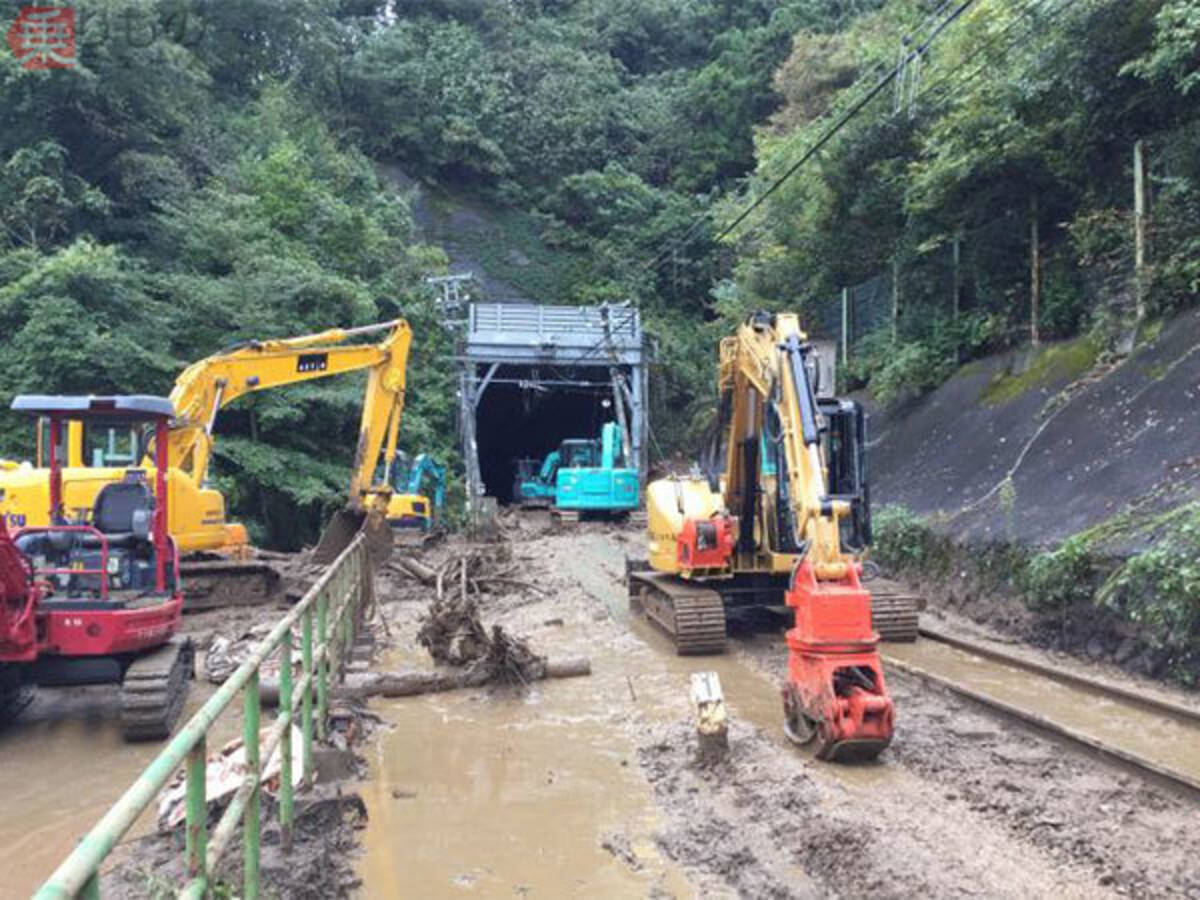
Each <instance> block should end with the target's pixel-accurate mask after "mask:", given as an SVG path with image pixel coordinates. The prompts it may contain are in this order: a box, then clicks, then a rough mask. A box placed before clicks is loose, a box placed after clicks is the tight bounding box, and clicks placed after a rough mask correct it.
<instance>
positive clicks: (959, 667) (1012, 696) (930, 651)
mask: <svg viewBox="0 0 1200 900" xmlns="http://www.w3.org/2000/svg"><path fill="white" fill-rule="evenodd" d="M885 654H886V655H887V656H889V657H892V658H894V659H896V660H899V661H900V662H907V663H911V664H913V665H915V666H918V667H920V668H921V669H924V670H925V671H927V672H929V673H930V674H932V675H941V676H943V677H945V678H948V679H951V680H953V681H957V682H961V683H962V684H965V685H967V686H968V687H971V688H972V689H974V690H976V691H979V692H980V693H983V694H987V695H988V696H989V697H994V698H995V699H997V700H1002V701H1004V702H1005V703H1009V704H1012V705H1013V706H1016V707H1019V708H1021V709H1028V710H1030V711H1032V712H1036V713H1038V714H1039V715H1042V716H1045V717H1047V718H1049V719H1052V720H1053V721H1055V722H1057V723H1059V724H1061V725H1064V726H1066V727H1068V728H1071V729H1073V730H1075V731H1077V732H1080V733H1082V734H1085V735H1087V736H1088V737H1091V738H1094V739H1096V740H1100V741H1103V742H1104V743H1106V744H1109V745H1111V746H1113V747H1117V748H1119V749H1121V750H1125V751H1127V752H1129V753H1134V754H1137V755H1138V756H1142V757H1145V758H1146V759H1150V760H1153V761H1155V762H1157V763H1159V764H1161V765H1163V766H1166V767H1167V768H1170V769H1173V770H1175V771H1177V772H1180V773H1182V774H1184V775H1188V776H1190V777H1191V778H1193V779H1196V780H1197V781H1200V725H1198V724H1196V723H1193V722H1188V721H1186V720H1183V719H1176V718H1174V717H1172V716H1170V715H1167V714H1165V713H1162V712H1153V711H1149V710H1145V709H1142V708H1141V707H1138V706H1135V705H1133V704H1130V703H1125V702H1123V701H1121V700H1119V699H1114V698H1112V697H1109V696H1107V695H1104V694H1099V693H1096V692H1094V691H1091V690H1088V689H1086V688H1083V687H1073V686H1071V685H1067V684H1060V683H1058V682H1052V681H1049V680H1047V679H1046V678H1043V677H1042V676H1039V675H1035V674H1032V673H1030V672H1027V671H1025V670H1024V669H1020V668H1017V667H1015V666H1010V665H1006V664H1004V663H1001V662H996V661H994V660H990V659H985V658H983V657H980V656H976V655H974V654H972V653H969V652H967V651H965V650H960V649H958V648H957V647H951V646H948V645H946V644H941V643H938V642H937V641H930V640H921V641H917V642H916V643H915V644H888V645H887V646H886V649H885Z"/></svg>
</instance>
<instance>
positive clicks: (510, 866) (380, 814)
mask: <svg viewBox="0 0 1200 900" xmlns="http://www.w3.org/2000/svg"><path fill="white" fill-rule="evenodd" d="M592 544H596V545H598V546H592ZM571 552H572V559H571V560H570V566H571V573H572V577H573V578H575V579H577V580H578V583H579V585H580V587H582V588H583V590H584V592H585V593H586V594H587V595H589V596H588V598H587V599H585V600H584V603H585V605H586V607H587V609H588V610H589V611H590V612H589V613H588V617H590V616H591V615H593V614H594V615H599V616H600V617H601V619H602V620H603V621H599V622H596V623H595V624H594V625H585V624H582V623H581V622H579V621H578V620H571V621H568V623H567V624H566V625H565V626H563V627H559V628H556V629H554V630H553V632H552V633H542V634H540V635H534V636H533V637H532V639H531V643H532V644H533V645H534V647H535V648H539V649H542V650H543V651H548V652H550V653H551V654H552V655H553V656H560V657H569V656H577V655H586V656H588V657H590V658H591V661H592V667H593V671H592V674H591V676H589V677H586V678H573V679H565V680H554V681H547V682H541V683H538V684H536V685H534V686H532V687H531V688H529V689H528V690H527V691H526V692H525V693H524V694H522V695H518V694H509V695H505V694H504V693H502V692H501V693H492V694H487V693H485V692H478V691H469V692H467V691H461V692H455V693H446V694H435V695H427V696H424V697H417V698H408V699H405V700H398V701H376V702H375V703H374V704H373V709H374V711H376V712H377V713H379V714H380V715H381V716H382V717H383V718H384V719H385V720H386V721H387V722H389V723H390V724H392V725H394V728H392V729H390V730H388V731H382V732H380V735H379V737H378V738H377V739H376V741H375V744H374V746H373V747H372V749H371V753H372V754H373V755H372V756H371V758H370V769H371V772H370V775H369V777H368V781H367V783H366V784H365V785H364V786H363V788H362V790H363V794H364V797H365V799H366V802H367V805H368V812H369V814H370V818H369V820H368V826H367V830H366V832H365V835H364V845H365V851H366V852H365V854H364V856H363V858H362V860H361V862H360V864H359V867H358V868H359V874H360V875H361V877H362V878H363V881H364V887H365V889H364V893H365V894H366V895H368V896H422V897H443V896H451V897H453V896H459V895H465V894H471V893H474V894H476V895H479V896H502V895H503V896H510V895H513V894H518V895H529V896H539V897H566V896H604V897H610V896H611V897H645V896H647V895H649V894H650V893H651V892H652V891H655V890H657V891H660V892H662V893H663V895H666V896H675V897H693V896H695V895H696V892H697V890H696V888H695V887H694V886H692V885H691V884H690V883H689V882H688V880H687V878H686V877H685V876H684V874H683V872H682V871H681V870H680V869H679V868H678V866H676V865H675V863H673V862H672V861H671V860H670V859H668V858H666V857H664V856H663V855H662V853H661V852H660V851H659V849H658V847H657V845H656V843H655V837H654V836H655V833H656V832H657V831H660V830H661V829H662V828H663V824H664V823H663V820H662V817H661V814H660V812H659V810H658V808H657V806H656V804H655V799H654V796H653V791H652V788H651V786H650V785H649V784H648V783H647V781H646V780H645V778H644V777H643V775H642V772H641V770H640V767H639V763H638V758H637V753H636V748H637V746H638V744H639V742H640V740H641V738H642V735H643V734H644V733H645V731H646V728H647V727H648V726H651V725H655V724H658V723H675V722H679V721H681V720H683V719H686V718H688V717H690V716H691V715H692V708H691V701H690V697H689V690H690V678H689V676H690V673H692V672H696V671H705V670H711V671H716V672H717V673H718V675H719V676H720V679H721V685H722V688H723V691H724V694H725V697H726V702H727V705H728V707H729V709H730V713H731V715H732V716H733V717H734V718H735V719H740V720H741V721H744V722H750V723H752V724H754V725H756V726H758V727H759V728H760V729H762V730H763V731H764V732H766V733H767V734H769V735H771V736H772V738H777V739H778V740H779V741H780V742H781V743H786V739H785V738H784V737H783V731H782V706H781V702H780V699H779V691H778V686H777V685H775V684H773V683H772V681H771V679H769V678H768V677H767V676H765V675H763V674H760V673H759V672H758V671H757V670H755V669H752V668H751V667H749V666H748V665H746V664H745V663H744V662H741V661H739V660H738V658H737V656H736V655H735V654H733V653H727V654H725V655H723V656H713V657H680V656H676V655H675V654H674V653H673V651H672V650H671V648H670V646H669V644H668V642H667V640H666V638H665V637H664V636H663V635H662V634H661V633H659V632H658V631H657V630H656V629H655V628H654V627H653V626H652V625H651V624H649V623H647V622H646V621H644V620H643V619H641V618H631V617H630V616H629V615H628V613H627V601H626V599H625V589H624V587H623V585H622V584H621V583H620V581H619V577H620V574H621V573H622V572H623V562H622V561H621V560H620V557H619V552H618V553H617V554H613V553H611V552H609V553H607V554H606V553H605V552H604V542H603V539H601V540H599V541H589V540H586V539H584V540H579V541H577V542H574V543H573V545H572V547H571ZM564 562H565V561H564ZM564 602H565V603H566V604H568V605H569V606H571V607H572V608H574V609H578V607H577V606H575V604H577V603H578V602H579V600H578V595H576V597H573V598H571V599H569V600H565V601H564ZM485 618H486V617H485ZM422 655H423V651H421V652H417V653H415V654H414V652H413V651H412V650H411V649H410V650H407V651H406V650H403V649H397V650H396V651H394V652H393V653H392V654H391V658H390V659H385V660H382V661H381V662H380V664H379V667H380V668H381V669H388V668H392V667H398V666H400V665H412V664H413V663H415V662H416V661H417V659H418V658H420V656H422ZM789 746H790V745H789ZM797 752H802V751H797ZM613 835H616V836H617V837H618V841H617V843H618V844H620V846H618V847H617V848H616V851H617V852H616V853H614V852H610V851H609V850H606V849H604V847H603V846H602V843H603V842H605V841H606V840H607V839H609V838H611V837H612V836H613ZM804 877H805V876H804V874H803V872H800V871H799V870H797V872H796V878H797V879H798V880H800V879H803V878H804Z"/></svg>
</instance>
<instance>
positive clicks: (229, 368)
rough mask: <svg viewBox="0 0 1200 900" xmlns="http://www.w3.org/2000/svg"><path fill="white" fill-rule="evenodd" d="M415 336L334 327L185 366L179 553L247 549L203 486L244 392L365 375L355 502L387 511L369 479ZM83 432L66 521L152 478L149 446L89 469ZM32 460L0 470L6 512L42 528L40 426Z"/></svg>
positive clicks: (172, 503)
mask: <svg viewBox="0 0 1200 900" xmlns="http://www.w3.org/2000/svg"><path fill="white" fill-rule="evenodd" d="M374 331H387V335H386V336H385V338H384V339H383V340H382V341H380V342H379V343H376V344H345V343H344V342H345V341H346V340H348V339H349V338H351V337H353V336H356V335H361V334H365V333H368V332H374ZM411 340H412V333H411V331H410V329H409V326H408V323H407V322H405V321H403V320H396V321H392V322H385V323H381V324H379V325H372V326H366V327H364V328H356V329H330V330H328V331H323V332H320V333H318V334H312V335H305V336H302V337H295V338H287V339H281V340H268V341H251V342H248V343H246V344H243V345H240V346H237V347H234V348H232V349H230V350H228V351H226V352H224V353H219V354H216V355H214V356H210V357H208V358H206V359H203V360H200V361H199V362H196V363H193V364H192V365H190V366H188V367H187V368H186V369H184V371H183V372H182V373H181V374H180V375H179V378H178V379H176V382H175V388H174V389H173V390H172V391H171V401H172V403H173V404H174V406H175V411H176V415H175V419H174V421H173V422H172V425H171V431H170V435H169V440H170V445H169V447H168V459H169V460H170V462H171V467H170V469H169V471H168V473H167V485H168V490H169V491H170V499H169V506H168V510H169V516H170V521H169V522H168V530H169V531H170V533H171V534H172V536H173V537H174V538H175V540H176V542H177V544H178V546H179V549H180V552H181V553H188V552H193V551H201V550H215V551H221V552H225V553H228V554H233V555H236V554H238V553H239V552H240V551H242V550H244V549H245V548H246V547H247V535H246V529H245V527H244V526H242V525H240V524H237V523H231V522H228V521H227V520H226V509H225V498H224V496H223V495H222V494H221V493H220V492H219V491H217V490H215V489H213V488H210V487H207V486H206V483H207V476H208V465H209V461H210V459H211V456H212V447H213V434H212V426H213V423H214V422H215V420H216V416H217V413H218V412H220V410H221V409H223V408H224V407H225V406H227V405H228V404H229V403H231V402H232V401H234V400H236V399H237V398H238V397H240V396H242V395H243V394H246V393H250V392H256V391H261V390H265V389H269V388H273V387H281V386H283V385H288V384H295V383H298V382H302V381H312V380H315V379H318V378H328V377H330V376H332V375H338V374H342V373H345V372H354V371H359V370H363V369H365V370H367V371H368V377H367V389H366V397H365V399H364V402H363V412H362V421H361V424H360V429H359V438H358V446H357V448H356V451H355V457H354V467H353V470H352V474H351V483H350V506H351V507H352V508H355V509H363V510H366V509H375V508H377V509H379V510H380V511H382V510H383V509H385V508H386V506H387V503H388V502H389V501H390V499H391V496H392V489H391V487H390V486H389V485H387V484H376V483H374V480H373V473H374V471H375V468H376V462H377V461H378V460H379V459H380V455H381V453H382V454H384V457H385V461H386V462H388V463H390V460H391V459H392V458H394V457H395V453H396V438H397V432H398V430H399V425H400V417H401V413H402V411H403V406H404V388H405V379H406V365H407V361H408V350H409V345H410V343H411ZM85 443H86V435H85V433H84V431H83V428H82V427H81V426H80V424H79V423H78V422H71V423H69V426H68V431H67V438H66V442H65V447H66V453H67V459H66V462H67V467H66V468H64V469H63V494H64V501H65V509H66V511H67V514H68V516H80V515H83V514H86V513H87V512H89V511H90V510H91V509H92V508H93V506H94V505H95V501H96V495H97V494H98V493H99V492H100V489H101V488H102V487H104V485H105V484H108V483H111V482H115V481H120V480H121V479H122V478H123V477H124V475H125V472H126V471H127V470H128V469H130V468H135V467H136V468H139V469H141V470H143V471H145V472H146V476H147V478H149V479H151V480H153V478H154V467H153V465H152V464H151V463H152V460H153V452H152V448H148V447H143V448H140V450H141V451H142V455H141V457H140V458H139V459H138V460H136V461H133V460H132V459H131V460H130V461H129V462H127V463H126V464H124V465H100V466H89V465H86V463H85V459H84V449H85ZM36 445H37V446H36V451H35V453H36V456H35V464H34V465H32V466H30V465H24V464H20V465H18V464H13V463H11V462H6V463H5V464H4V465H2V466H0V514H3V517H4V523H5V524H6V525H7V526H8V527H10V528H15V527H22V526H39V525H46V524H48V522H47V517H48V512H47V511H48V510H49V508H50V477H49V469H48V468H47V467H46V462H47V460H46V458H45V453H44V446H43V436H42V430H41V427H40V426H39V428H38V431H37V436H36Z"/></svg>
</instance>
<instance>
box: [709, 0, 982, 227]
mask: <svg viewBox="0 0 1200 900" xmlns="http://www.w3.org/2000/svg"><path fill="white" fill-rule="evenodd" d="M973 3H975V0H963V2H962V3H960V4H959V5H958V6H957V7H955V9H954V10H953V11H952V12H951V13H950V14H949V15H947V16H946V18H944V19H943V20H942V21H941V22H940V23H939V24H938V25H937V27H936V28H934V30H933V32H932V33H931V34H930V35H929V37H927V38H926V39H925V40H924V41H922V42H921V44H919V45H918V46H917V47H916V49H914V50H913V51H912V53H911V54H909V56H908V57H907V58H908V59H913V58H916V57H920V56H922V55H923V54H924V53H925V51H926V50H928V49H929V46H930V45H931V44H932V43H933V42H934V40H935V39H936V38H937V36H938V35H939V34H941V33H942V32H943V31H944V30H945V29H946V27H947V26H948V25H949V24H950V23H951V22H953V21H954V20H955V19H957V18H958V17H959V16H961V15H962V14H963V13H964V12H966V11H967V8H968V7H970V6H971V5H972V4H973ZM901 67H902V64H901V65H896V66H894V67H893V68H892V69H890V70H889V71H888V72H887V74H886V75H884V76H883V77H882V78H880V79H879V81H877V82H876V83H875V86H874V87H873V88H871V90H869V91H868V92H867V93H866V95H864V96H863V97H860V98H859V100H858V101H857V102H856V103H854V104H853V105H852V106H851V107H850V108H849V109H848V110H846V112H844V113H843V114H842V115H841V116H839V117H838V119H837V120H836V121H835V122H834V123H833V124H832V125H831V126H830V127H829V128H827V129H825V132H824V133H823V134H822V135H821V136H820V137H819V138H817V140H816V142H815V143H813V144H812V146H810V147H809V148H808V150H806V151H805V152H804V153H803V154H801V156H800V158H799V159H798V160H796V161H795V162H794V163H792V164H791V165H790V166H788V168H787V169H786V170H785V171H784V173H783V174H782V175H780V176H779V177H778V178H776V179H775V180H774V181H772V182H771V184H770V185H769V186H768V187H767V189H766V190H765V191H763V192H762V193H761V194H759V195H758V197H756V198H755V200H754V202H753V203H751V204H750V205H749V206H747V207H746V208H745V209H744V210H742V212H741V213H740V214H739V215H738V216H737V218H735V219H734V220H733V221H732V222H730V223H729V224H728V225H726V226H725V228H724V229H722V230H721V232H720V233H719V234H718V235H717V240H721V239H722V238H724V237H726V236H728V235H729V234H731V233H732V232H733V231H734V230H735V229H736V228H737V227H738V226H739V225H740V224H742V222H744V221H745V220H746V219H747V217H749V216H750V214H751V213H753V212H754V211H755V210H756V209H758V208H759V207H760V206H762V204H763V202H764V201H766V199H767V198H768V197H770V196H771V195H772V194H773V193H775V191H777V190H779V188H780V187H781V186H782V185H783V183H784V182H785V181H787V180H788V179H789V178H791V177H792V176H793V175H795V174H796V173H797V172H798V171H800V168H801V167H802V166H803V165H804V164H805V163H807V162H808V161H809V160H810V159H812V158H813V157H814V156H816V155H817V153H819V152H820V151H821V148H822V147H824V146H825V145H826V144H828V143H829V142H830V141H831V140H833V138H834V136H835V135H837V133H838V132H839V131H841V130H842V129H843V128H844V127H845V126H846V124H847V123H848V122H849V121H850V120H851V119H853V118H854V117H855V116H856V115H858V113H859V111H860V110H862V108H863V107H864V106H866V105H867V104H868V103H870V102H871V101H872V100H874V99H875V98H876V97H878V96H879V95H880V94H881V93H882V92H883V90H884V88H886V87H887V86H888V85H889V84H891V83H892V81H894V80H895V78H896V76H897V75H899V74H900V69H901Z"/></svg>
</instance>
